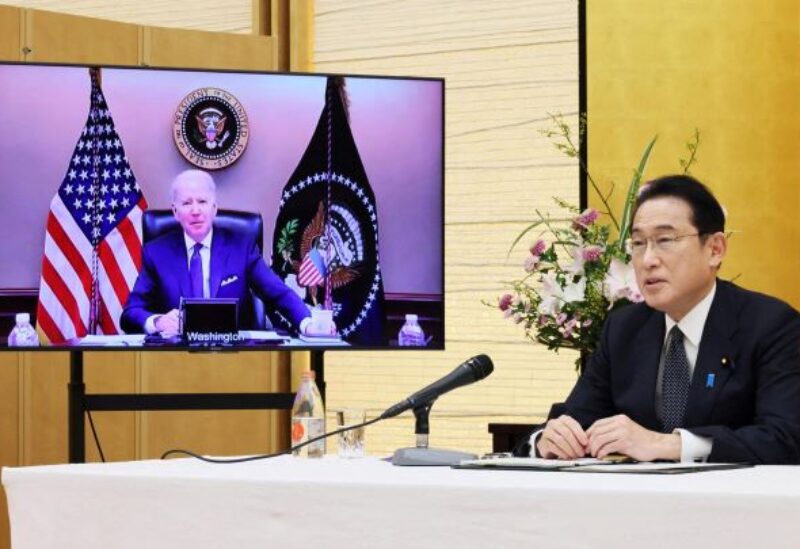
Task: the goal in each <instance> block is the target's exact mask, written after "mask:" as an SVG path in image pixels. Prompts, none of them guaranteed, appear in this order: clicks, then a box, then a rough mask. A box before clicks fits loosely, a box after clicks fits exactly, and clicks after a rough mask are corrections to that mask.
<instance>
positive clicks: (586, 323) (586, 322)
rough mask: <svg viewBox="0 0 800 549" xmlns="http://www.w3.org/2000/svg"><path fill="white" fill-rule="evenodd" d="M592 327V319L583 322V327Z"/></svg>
mask: <svg viewBox="0 0 800 549" xmlns="http://www.w3.org/2000/svg"><path fill="white" fill-rule="evenodd" d="M591 325H592V319H591V318H587V319H586V320H584V321H583V326H584V327H587V326H591Z"/></svg>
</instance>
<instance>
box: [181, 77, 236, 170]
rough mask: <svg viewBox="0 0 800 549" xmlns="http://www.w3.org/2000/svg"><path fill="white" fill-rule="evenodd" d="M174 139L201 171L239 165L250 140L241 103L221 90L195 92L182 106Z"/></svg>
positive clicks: (206, 89)
mask: <svg viewBox="0 0 800 549" xmlns="http://www.w3.org/2000/svg"><path fill="white" fill-rule="evenodd" d="M172 136H173V138H174V139H175V145H176V146H177V147H178V151H179V152H180V153H181V155H182V156H183V157H184V158H185V159H186V160H188V161H189V162H190V163H191V164H194V165H195V166H197V167H198V168H202V169H204V170H220V169H222V168H226V167H228V166H230V165H231V164H233V163H234V162H236V161H237V160H238V159H239V157H240V156H242V153H243V152H244V150H245V148H246V147H247V141H248V139H249V137H250V127H249V126H248V123H247V113H246V112H245V110H244V107H243V106H242V104H241V103H239V100H238V99H236V98H235V97H234V96H233V95H231V94H230V93H228V92H226V91H225V90H221V89H219V88H200V89H197V90H194V91H193V92H191V93H190V94H188V95H187V96H186V97H184V98H183V100H182V101H181V102H180V104H179V105H178V110H177V111H175V118H174V120H173V123H172Z"/></svg>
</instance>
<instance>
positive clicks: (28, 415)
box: [21, 352, 69, 465]
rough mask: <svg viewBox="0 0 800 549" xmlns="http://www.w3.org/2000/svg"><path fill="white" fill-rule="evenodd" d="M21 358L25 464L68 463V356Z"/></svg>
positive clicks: (39, 355) (56, 354)
mask: <svg viewBox="0 0 800 549" xmlns="http://www.w3.org/2000/svg"><path fill="white" fill-rule="evenodd" d="M21 354H22V375H23V394H22V414H23V419H22V424H23V434H22V457H23V459H22V464H24V465H40V464H46V463H64V462H66V461H67V457H68V456H67V382H68V381H69V354H68V353H66V352H64V353H49V352H48V353H35V352H34V353H21Z"/></svg>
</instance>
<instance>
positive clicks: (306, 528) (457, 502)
mask: <svg viewBox="0 0 800 549" xmlns="http://www.w3.org/2000/svg"><path fill="white" fill-rule="evenodd" d="M2 482H3V485H4V486H5V489H6V493H7V496H8V504H9V514H10V522H11V537H12V543H13V547H14V548H15V549H28V548H34V547H48V548H50V547H80V548H103V549H106V548H123V549H125V548H137V549H139V548H144V547H146V548H160V547H165V548H170V549H172V548H175V547H214V548H220V547H235V548H249V547H259V548H264V547H281V548H283V547H320V548H322V547H324V548H328V547H348V548H354V547H402V548H409V547H448V548H449V547H537V546H541V547H598V548H602V547H614V548H618V547H681V548H685V547H702V548H703V549H709V548H711V547H725V546H731V547H796V546H797V545H798V543H799V542H798V537H800V534H798V532H797V528H796V526H795V524H794V520H796V516H797V513H798V510H800V467H782V466H765V467H755V468H750V469H739V470H729V471H715V472H704V473H694V474H686V475H674V476H655V475H650V476H648V475H621V474H620V475H612V474H605V475H604V474H593V473H559V472H529V471H472V470H454V469H450V468H434V467H424V468H423V467H394V466H392V465H390V464H389V463H386V462H384V461H381V460H378V459H376V458H364V459H356V460H350V461H347V460H340V459H338V458H336V457H332V456H330V457H325V458H324V459H321V460H308V459H299V458H292V457H291V456H283V457H280V458H277V459H273V460H269V461H262V462H252V463H244V464H237V465H212V464H206V463H203V462H200V461H197V460H192V459H176V460H170V461H139V462H129V463H109V464H80V465H51V466H39V467H21V468H4V469H3V471H2Z"/></svg>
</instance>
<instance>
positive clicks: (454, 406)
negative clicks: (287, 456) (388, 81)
mask: <svg viewBox="0 0 800 549" xmlns="http://www.w3.org/2000/svg"><path fill="white" fill-rule="evenodd" d="M315 8H316V13H315V16H314V25H315V28H314V32H315V41H314V57H313V60H314V70H316V71H322V72H326V71H327V72H344V73H347V72H350V73H361V74H390V75H414V76H441V77H444V78H445V79H446V90H447V91H446V129H445V133H446V144H445V150H446V160H445V163H446V173H445V187H446V192H445V215H446V220H445V243H446V254H445V255H446V257H445V290H446V297H445V299H446V332H445V337H446V346H447V351H445V352H430V353H424V352H370V353H326V357H325V358H326V360H325V368H326V370H325V377H326V380H327V382H328V409H329V410H330V409H335V408H337V407H341V406H345V405H356V406H364V407H366V408H368V410H369V412H370V414H371V415H373V416H374V415H376V414H378V413H379V412H380V411H382V410H383V409H384V408H386V407H387V406H389V405H390V404H393V403H394V402H396V401H398V400H400V399H402V398H404V397H405V396H407V395H408V394H410V393H412V392H413V391H415V390H417V389H419V388H420V387H422V386H424V385H426V384H427V383H429V382H431V381H433V380H435V379H437V378H439V377H440V376H442V375H444V374H445V373H447V372H449V371H450V370H452V369H453V368H454V367H455V366H457V365H458V364H459V363H461V362H462V361H463V360H465V359H467V358H469V357H470V356H473V355H475V354H478V353H486V354H488V355H489V356H491V358H492V359H493V361H494V364H495V371H494V373H493V374H492V375H491V377H489V378H488V379H486V380H484V381H482V382H480V383H479V384H476V385H473V386H471V387H465V388H462V389H459V390H458V391H455V392H453V393H451V394H448V395H446V396H444V397H442V398H441V399H439V402H437V403H436V405H435V406H434V409H433V413H432V416H431V432H432V436H431V445H432V446H437V447H446V448H447V447H449V448H456V449H463V450H471V451H474V452H486V451H489V450H490V446H491V442H490V438H489V435H488V434H487V423H488V422H490V421H514V422H531V421H533V420H536V419H539V418H541V416H542V415H544V414H546V412H547V410H548V408H549V406H550V403H551V402H553V401H558V400H561V399H563V398H564V396H565V394H566V391H567V390H568V389H569V388H570V387H571V385H572V383H573V382H574V380H575V373H574V370H573V361H574V359H575V357H574V356H573V355H572V354H570V353H563V354H562V355H560V356H559V355H555V354H554V353H551V352H548V351H546V350H544V349H543V348H542V347H541V346H539V345H534V344H533V343H531V342H529V341H526V340H525V338H524V335H523V333H522V330H521V329H520V328H519V327H518V326H516V325H513V324H511V323H510V322H508V321H505V320H503V319H502V318H501V317H500V315H499V313H498V312H497V311H496V310H493V309H490V308H488V307H485V306H484V305H482V304H481V300H489V301H492V300H495V299H496V298H497V296H498V295H499V294H500V293H501V292H502V291H503V286H502V283H501V281H504V280H511V279H513V278H518V277H520V275H521V274H523V271H522V268H521V263H522V261H523V258H524V254H525V253H527V248H528V245H529V243H527V242H526V243H525V245H524V246H521V247H520V248H519V249H518V250H517V251H516V252H515V253H514V254H512V256H511V258H510V259H509V261H506V253H507V251H508V248H509V246H510V244H511V242H512V241H513V239H514V237H515V236H516V235H517V234H518V233H519V232H520V231H521V230H522V228H523V227H524V226H525V225H526V224H527V223H529V222H530V221H531V220H532V218H533V215H534V210H535V209H537V208H538V209H547V208H550V207H551V206H552V205H553V202H552V200H551V196H553V195H557V196H560V197H562V198H564V199H565V200H569V201H572V202H574V203H577V200H578V172H577V167H576V164H575V162H573V161H571V160H569V159H567V158H565V157H564V156H562V155H560V154H559V153H558V152H557V151H555V149H554V148H553V147H552V146H551V145H550V143H549V142H548V140H547V139H545V138H544V137H542V136H540V135H539V134H538V130H540V129H543V128H549V124H548V122H547V115H548V113H557V112H561V113H564V114H565V115H568V117H569V119H570V120H571V121H572V122H573V123H575V122H576V120H577V109H578V24H577V22H578V16H577V3H576V2H575V1H574V0H538V1H536V2H518V1H495V2H485V1H480V0H450V1H441V2H430V1H426V0H407V1H402V2H363V1H362V2H359V1H353V0H318V1H317V2H316V5H315ZM357 138H358V136H356V139H357ZM423 328H424V326H423ZM329 420H330V417H329ZM413 431H414V428H413V416H411V414H405V415H403V416H402V417H400V418H397V419H392V420H390V421H387V422H383V423H379V424H377V425H374V426H371V427H369V429H368V431H367V446H368V451H369V453H371V454H376V455H383V454H387V453H389V452H391V451H393V450H394V449H395V448H398V447H403V446H411V445H413V443H414V438H413Z"/></svg>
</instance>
